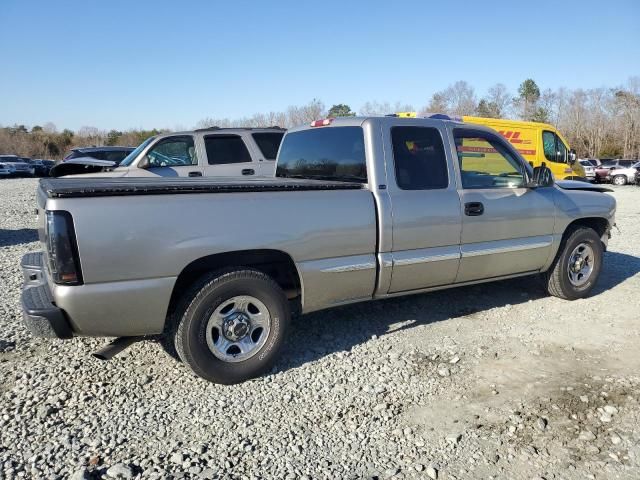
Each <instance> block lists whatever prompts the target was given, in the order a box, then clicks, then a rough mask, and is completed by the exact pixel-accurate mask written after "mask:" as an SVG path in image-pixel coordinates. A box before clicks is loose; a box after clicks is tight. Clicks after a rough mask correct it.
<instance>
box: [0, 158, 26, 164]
mask: <svg viewBox="0 0 640 480" xmlns="http://www.w3.org/2000/svg"><path fill="white" fill-rule="evenodd" d="M0 162H4V163H24V162H23V161H22V159H20V158H15V157H8V158H0Z"/></svg>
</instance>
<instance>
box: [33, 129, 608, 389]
mask: <svg viewBox="0 0 640 480" xmlns="http://www.w3.org/2000/svg"><path fill="white" fill-rule="evenodd" d="M206 135H207V133H205V134H204V136H206ZM145 148H147V147H145ZM143 150H144V149H143ZM603 191H610V190H609V189H607V188H605V187H600V186H597V185H592V184H589V183H586V182H577V181H558V182H555V183H554V179H553V175H552V173H551V171H550V169H549V168H547V167H544V166H539V167H536V168H532V167H531V166H530V165H529V164H528V162H526V161H525V159H524V158H522V157H521V156H520V154H519V153H518V151H517V150H516V149H515V148H514V147H513V146H512V145H511V144H510V143H509V142H508V141H507V140H506V139H505V138H504V137H502V136H500V135H499V134H498V133H497V132H495V131H494V130H492V129H490V128H487V127H482V126H479V125H470V124H464V123H461V122H456V121H449V120H442V119H437V120H436V119H430V118H421V119H405V118H393V117H365V118H358V117H349V118H346V117H345V118H336V119H326V120H320V121H317V122H313V123H312V124H311V126H305V127H300V128H297V129H294V130H290V131H288V132H287V133H286V135H285V136H284V139H283V141H282V145H281V146H280V149H279V153H278V160H277V169H276V176H275V177H272V178H260V179H257V178H256V179H253V180H249V179H242V178H235V179H220V178H216V179H210V178H201V179H188V178H178V179H176V178H153V179H152V178H87V177H78V178H69V179H67V178H60V179H56V178H53V179H52V178H49V179H42V180H40V187H39V190H38V193H37V196H36V198H37V209H38V229H39V231H40V238H41V242H42V247H43V249H44V253H43V252H40V253H30V254H27V255H26V256H25V257H24V258H23V260H22V270H23V274H24V279H25V284H24V287H23V291H22V308H23V311H24V321H25V323H26V325H27V326H28V327H29V328H30V330H31V331H32V332H33V333H34V334H35V335H38V336H50V337H60V338H69V337H72V336H74V335H78V336H80V335H84V336H116V337H121V338H119V339H117V340H115V342H114V343H112V344H111V345H109V346H108V347H106V349H103V350H102V351H100V352H98V356H99V357H101V358H104V359H107V358H111V357H112V356H113V355H115V354H116V353H117V352H118V351H121V350H122V349H123V348H125V347H126V346H128V345H130V344H131V343H132V342H133V341H136V340H139V339H140V336H152V335H158V336H160V338H161V339H162V340H161V341H162V343H163V345H164V346H165V348H167V349H168V350H170V351H171V350H173V353H174V354H175V352H177V355H178V356H179V357H180V359H181V360H182V361H183V362H184V363H185V364H186V365H188V366H189V367H191V368H192V369H193V371H194V372H195V373H197V374H198V375H200V376H201V377H203V378H205V379H207V380H210V381H214V382H220V383H235V382H239V381H242V380H245V379H247V378H250V377H254V376H256V375H259V374H261V373H262V372H265V371H267V370H268V368H269V367H270V365H271V364H272V363H273V362H274V360H275V359H276V358H277V355H278V351H279V350H280V347H281V345H282V344H283V342H284V341H285V340H286V338H287V327H288V325H289V319H290V312H291V311H292V310H293V311H299V312H302V313H306V312H313V311H317V310H321V309H325V308H329V307H333V306H337V305H344V304H348V303H353V302H360V301H365V300H372V299H381V298H389V297H394V296H398V295H405V294H411V293H418V292H425V291H430V290H438V289H441V288H444V287H452V286H460V285H469V284H475V283H480V282H486V281H490V280H499V279H506V278H513V277H518V276H524V275H535V274H542V277H543V279H544V283H545V285H546V288H547V291H548V292H549V293H550V294H551V295H555V296H557V297H560V298H563V299H568V300H573V299H578V298H583V297H585V296H587V295H588V294H589V293H590V292H591V290H592V288H593V287H594V285H595V284H596V281H597V279H598V277H599V275H600V272H601V269H602V262H603V251H604V249H605V248H606V245H607V241H608V238H609V234H610V230H611V227H612V225H613V224H614V223H615V210H616V201H615V199H614V198H613V197H612V196H610V195H606V194H604V193H602V192H603ZM497 192H500V193H497ZM461 205H462V208H461ZM96 212H99V214H96ZM301 325H302V326H301V328H304V326H303V325H304V324H303V323H302V324H301Z"/></svg>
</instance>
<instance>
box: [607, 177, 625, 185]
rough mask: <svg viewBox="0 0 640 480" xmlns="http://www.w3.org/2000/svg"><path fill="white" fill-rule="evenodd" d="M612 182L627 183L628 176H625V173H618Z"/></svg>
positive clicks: (617, 183) (616, 183) (615, 183)
mask: <svg viewBox="0 0 640 480" xmlns="http://www.w3.org/2000/svg"><path fill="white" fill-rule="evenodd" d="M611 183H613V184H614V185H626V183H627V177H625V176H624V175H616V176H615V177H613V178H612V179H611Z"/></svg>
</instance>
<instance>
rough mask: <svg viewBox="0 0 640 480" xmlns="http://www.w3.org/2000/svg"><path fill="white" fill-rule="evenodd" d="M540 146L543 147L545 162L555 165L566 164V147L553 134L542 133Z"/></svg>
mask: <svg viewBox="0 0 640 480" xmlns="http://www.w3.org/2000/svg"><path fill="white" fill-rule="evenodd" d="M542 145H543V146H544V157H545V158H546V159H547V160H549V161H550V162H556V163H567V147H566V146H565V144H564V142H563V141H562V140H560V137H558V136H557V135H556V134H555V133H553V132H549V131H546V130H545V131H543V132H542Z"/></svg>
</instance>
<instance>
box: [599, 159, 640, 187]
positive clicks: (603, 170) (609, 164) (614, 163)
mask: <svg viewBox="0 0 640 480" xmlns="http://www.w3.org/2000/svg"><path fill="white" fill-rule="evenodd" d="M636 162H637V160H624V159H616V160H605V161H603V162H602V164H601V165H600V166H599V167H598V168H596V177H595V181H596V182H597V183H609V182H610V181H611V178H612V177H611V170H612V169H617V168H628V167H631V166H632V165H633V164H635V163H636ZM618 181H620V180H618Z"/></svg>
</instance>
